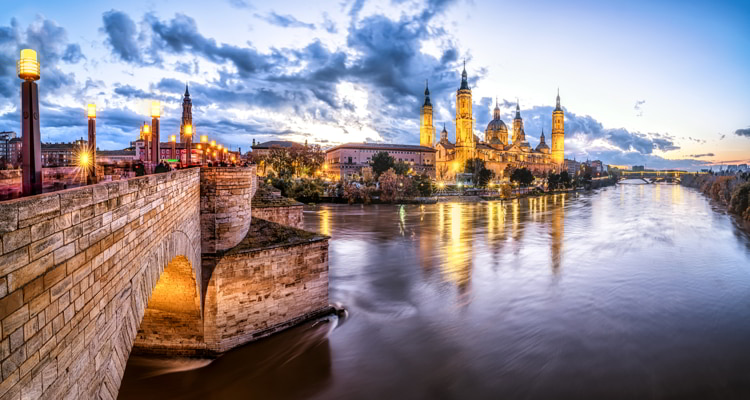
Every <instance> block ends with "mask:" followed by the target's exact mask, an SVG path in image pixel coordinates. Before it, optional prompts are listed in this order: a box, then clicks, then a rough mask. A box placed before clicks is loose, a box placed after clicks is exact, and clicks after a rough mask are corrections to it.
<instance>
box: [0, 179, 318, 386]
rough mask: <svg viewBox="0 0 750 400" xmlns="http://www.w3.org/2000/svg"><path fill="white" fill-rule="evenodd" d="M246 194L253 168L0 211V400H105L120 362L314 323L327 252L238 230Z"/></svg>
mask: <svg viewBox="0 0 750 400" xmlns="http://www.w3.org/2000/svg"><path fill="white" fill-rule="evenodd" d="M255 189H256V180H255V167H249V168H239V167H237V168H235V167H227V168H200V169H199V168H192V169H185V170H179V171H173V172H168V173H164V174H157V175H149V176H144V177H139V178H133V179H128V180H122V181H115V182H107V183H100V184H97V185H91V186H86V187H81V188H76V189H70V190H64V191H60V192H54V193H46V194H42V195H38V196H33V197H27V198H21V199H16V200H11V201H6V202H2V203H0V239H1V240H0V254H1V255H0V332H1V333H2V335H1V336H2V340H1V341H0V360H2V361H1V364H0V371H1V373H2V383H0V399H29V398H50V399H63V398H65V399H67V398H70V399H78V398H104V399H114V398H116V397H117V392H118V389H119V386H120V382H121V379H122V376H123V373H124V369H125V365H126V362H127V359H128V357H129V355H130V354H131V351H139V352H149V353H154V352H156V353H168V354H187V355H195V354H201V355H205V354H208V355H211V354H216V353H219V352H222V351H226V350H228V349H230V348H232V347H235V346H237V345H240V344H243V343H246V342H247V341H249V340H252V339H254V338H257V337H261V336H264V335H267V334H269V333H271V332H274V331H276V330H278V329H283V328H285V327H287V326H290V325H291V324H294V323H296V322H298V321H300V320H304V319H305V318H308V317H310V316H314V315H319V314H321V313H324V312H326V311H327V310H328V304H327V301H328V298H327V295H328V294H327V292H328V285H327V282H328V276H327V274H328V258H327V257H328V256H327V254H328V241H327V238H326V237H324V236H320V235H316V234H312V233H309V232H304V231H299V230H296V229H292V228H287V227H283V226H281V225H278V224H274V223H273V222H267V221H264V220H260V219H256V220H255V221H253V224H251V198H252V196H253V194H254V193H255ZM256 221H257V223H256ZM285 230H286V231H285ZM289 230H291V231H293V234H292V235H291V236H292V237H295V238H296V240H290V239H289V237H290V234H289V232H287V231H289ZM282 231H283V234H278V232H282ZM269 232H270V233H269ZM274 232H276V236H278V237H281V238H283V240H281V239H280V240H276V241H274ZM134 346H135V350H134Z"/></svg>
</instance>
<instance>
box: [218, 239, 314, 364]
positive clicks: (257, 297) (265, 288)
mask: <svg viewBox="0 0 750 400" xmlns="http://www.w3.org/2000/svg"><path fill="white" fill-rule="evenodd" d="M327 307H328V238H327V237H320V238H317V239H315V240H313V241H309V242H307V243H302V244H294V245H280V246H272V247H266V248H263V249H258V250H255V251H250V252H243V253H239V254H232V255H224V257H222V258H221V259H220V260H219V261H218V263H217V265H216V268H215V269H214V271H213V275H212V276H211V280H210V282H209V283H208V287H207V289H206V299H205V308H204V321H205V325H204V326H205V331H204V334H205V340H206V345H207V347H208V348H209V349H210V350H213V351H216V352H223V351H226V350H229V349H231V348H233V347H236V346H238V345H240V344H243V343H246V342H248V341H251V340H254V339H257V338H259V337H263V336H266V335H269V334H271V333H273V332H275V331H277V330H280V329H283V328H285V327H288V326H290V325H291V324H294V323H295V322H298V321H299V320H301V319H304V318H305V317H309V316H311V315H313V314H315V313H316V312H320V311H321V310H325V309H327Z"/></svg>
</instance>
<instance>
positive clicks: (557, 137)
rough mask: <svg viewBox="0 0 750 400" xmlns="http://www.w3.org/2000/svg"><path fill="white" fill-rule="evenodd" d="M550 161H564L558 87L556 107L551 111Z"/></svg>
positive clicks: (563, 134)
mask: <svg viewBox="0 0 750 400" xmlns="http://www.w3.org/2000/svg"><path fill="white" fill-rule="evenodd" d="M552 162H553V163H555V164H558V165H561V166H562V164H563V163H564V162H565V114H564V113H563V110H562V107H560V89H557V107H556V108H555V111H553V112H552Z"/></svg>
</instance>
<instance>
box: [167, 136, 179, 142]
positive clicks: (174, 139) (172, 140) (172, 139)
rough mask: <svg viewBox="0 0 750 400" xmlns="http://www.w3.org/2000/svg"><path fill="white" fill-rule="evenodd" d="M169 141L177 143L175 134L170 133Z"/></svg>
mask: <svg viewBox="0 0 750 400" xmlns="http://www.w3.org/2000/svg"><path fill="white" fill-rule="evenodd" d="M169 141H170V142H172V143H177V135H170V136H169Z"/></svg>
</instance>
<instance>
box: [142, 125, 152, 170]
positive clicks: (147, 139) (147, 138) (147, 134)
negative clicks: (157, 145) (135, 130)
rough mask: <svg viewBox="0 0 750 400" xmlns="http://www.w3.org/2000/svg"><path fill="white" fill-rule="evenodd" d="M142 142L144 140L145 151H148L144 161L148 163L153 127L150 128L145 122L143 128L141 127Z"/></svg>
mask: <svg viewBox="0 0 750 400" xmlns="http://www.w3.org/2000/svg"><path fill="white" fill-rule="evenodd" d="M141 140H143V144H144V149H145V151H146V157H144V158H145V160H144V161H148V160H149V157H150V155H151V147H150V146H149V144H150V143H151V126H149V124H147V123H146V122H145V121H144V122H143V126H142V127H141Z"/></svg>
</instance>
